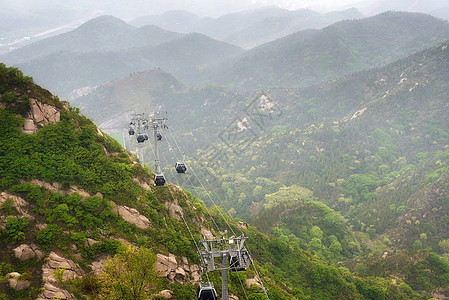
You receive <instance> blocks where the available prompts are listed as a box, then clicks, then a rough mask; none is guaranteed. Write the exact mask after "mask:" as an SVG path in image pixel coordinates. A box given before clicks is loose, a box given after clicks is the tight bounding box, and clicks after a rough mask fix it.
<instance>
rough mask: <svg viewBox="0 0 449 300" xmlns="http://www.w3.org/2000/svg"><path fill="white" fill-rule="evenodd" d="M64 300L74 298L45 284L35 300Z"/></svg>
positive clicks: (51, 285) (64, 291) (49, 284)
mask: <svg viewBox="0 0 449 300" xmlns="http://www.w3.org/2000/svg"><path fill="white" fill-rule="evenodd" d="M51 299H64V300H72V299H73V300H75V299H76V298H75V297H74V296H73V295H71V294H70V293H69V292H67V291H66V290H63V289H60V288H58V287H56V286H54V285H53V284H51V283H48V282H47V283H45V285H44V290H43V291H42V292H41V293H40V294H39V296H38V297H37V299H36V300H51Z"/></svg>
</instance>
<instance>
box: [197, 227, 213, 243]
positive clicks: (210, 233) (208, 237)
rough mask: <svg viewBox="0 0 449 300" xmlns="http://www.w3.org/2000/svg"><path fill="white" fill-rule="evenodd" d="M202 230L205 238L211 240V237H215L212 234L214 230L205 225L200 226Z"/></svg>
mask: <svg viewBox="0 0 449 300" xmlns="http://www.w3.org/2000/svg"><path fill="white" fill-rule="evenodd" d="M200 232H201V235H202V236H203V237H204V238H205V239H208V240H209V239H213V238H214V235H213V234H212V232H211V231H210V230H209V229H207V228H205V227H201V228H200Z"/></svg>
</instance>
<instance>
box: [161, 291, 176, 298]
mask: <svg viewBox="0 0 449 300" xmlns="http://www.w3.org/2000/svg"><path fill="white" fill-rule="evenodd" d="M157 295H158V296H160V297H163V298H164V299H172V298H173V295H172V294H171V291H170V290H163V291H160V292H159V293H158V294H157Z"/></svg>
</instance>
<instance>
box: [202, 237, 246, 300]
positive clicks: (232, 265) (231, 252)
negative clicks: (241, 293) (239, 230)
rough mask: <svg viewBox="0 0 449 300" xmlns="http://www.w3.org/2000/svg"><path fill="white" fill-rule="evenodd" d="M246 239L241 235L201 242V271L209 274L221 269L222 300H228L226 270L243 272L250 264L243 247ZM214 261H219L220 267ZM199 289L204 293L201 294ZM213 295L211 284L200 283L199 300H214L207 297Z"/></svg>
mask: <svg viewBox="0 0 449 300" xmlns="http://www.w3.org/2000/svg"><path fill="white" fill-rule="evenodd" d="M247 239H248V238H247V237H245V236H243V235H242V236H240V237H231V238H218V239H204V240H202V241H201V244H202V245H203V248H204V250H202V251H200V252H199V256H200V261H201V269H202V271H206V272H211V271H215V270H220V269H221V275H222V276H221V284H222V295H221V299H222V300H228V299H229V292H228V270H230V271H245V270H246V269H247V268H248V267H249V265H250V264H251V259H250V256H249V253H248V250H246V248H245V247H244V245H243V244H244V243H245V241H246V240H247ZM216 259H221V262H220V263H221V267H218V268H217V267H216V262H215V261H216ZM217 265H220V264H217ZM201 289H202V290H203V291H204V293H203V294H202V293H201ZM212 290H213V291H212ZM214 293H215V295H216V291H215V288H214V286H213V284H212V282H200V285H199V291H198V299H199V300H204V299H216V298H210V297H209V295H210V294H214Z"/></svg>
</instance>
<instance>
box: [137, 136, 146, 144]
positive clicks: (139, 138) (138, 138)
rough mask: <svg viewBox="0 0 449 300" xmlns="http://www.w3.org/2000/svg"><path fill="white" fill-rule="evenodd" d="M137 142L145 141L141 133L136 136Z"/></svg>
mask: <svg viewBox="0 0 449 300" xmlns="http://www.w3.org/2000/svg"><path fill="white" fill-rule="evenodd" d="M137 142H138V143H143V142H145V136H144V135H143V134H139V135H138V136H137Z"/></svg>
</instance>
